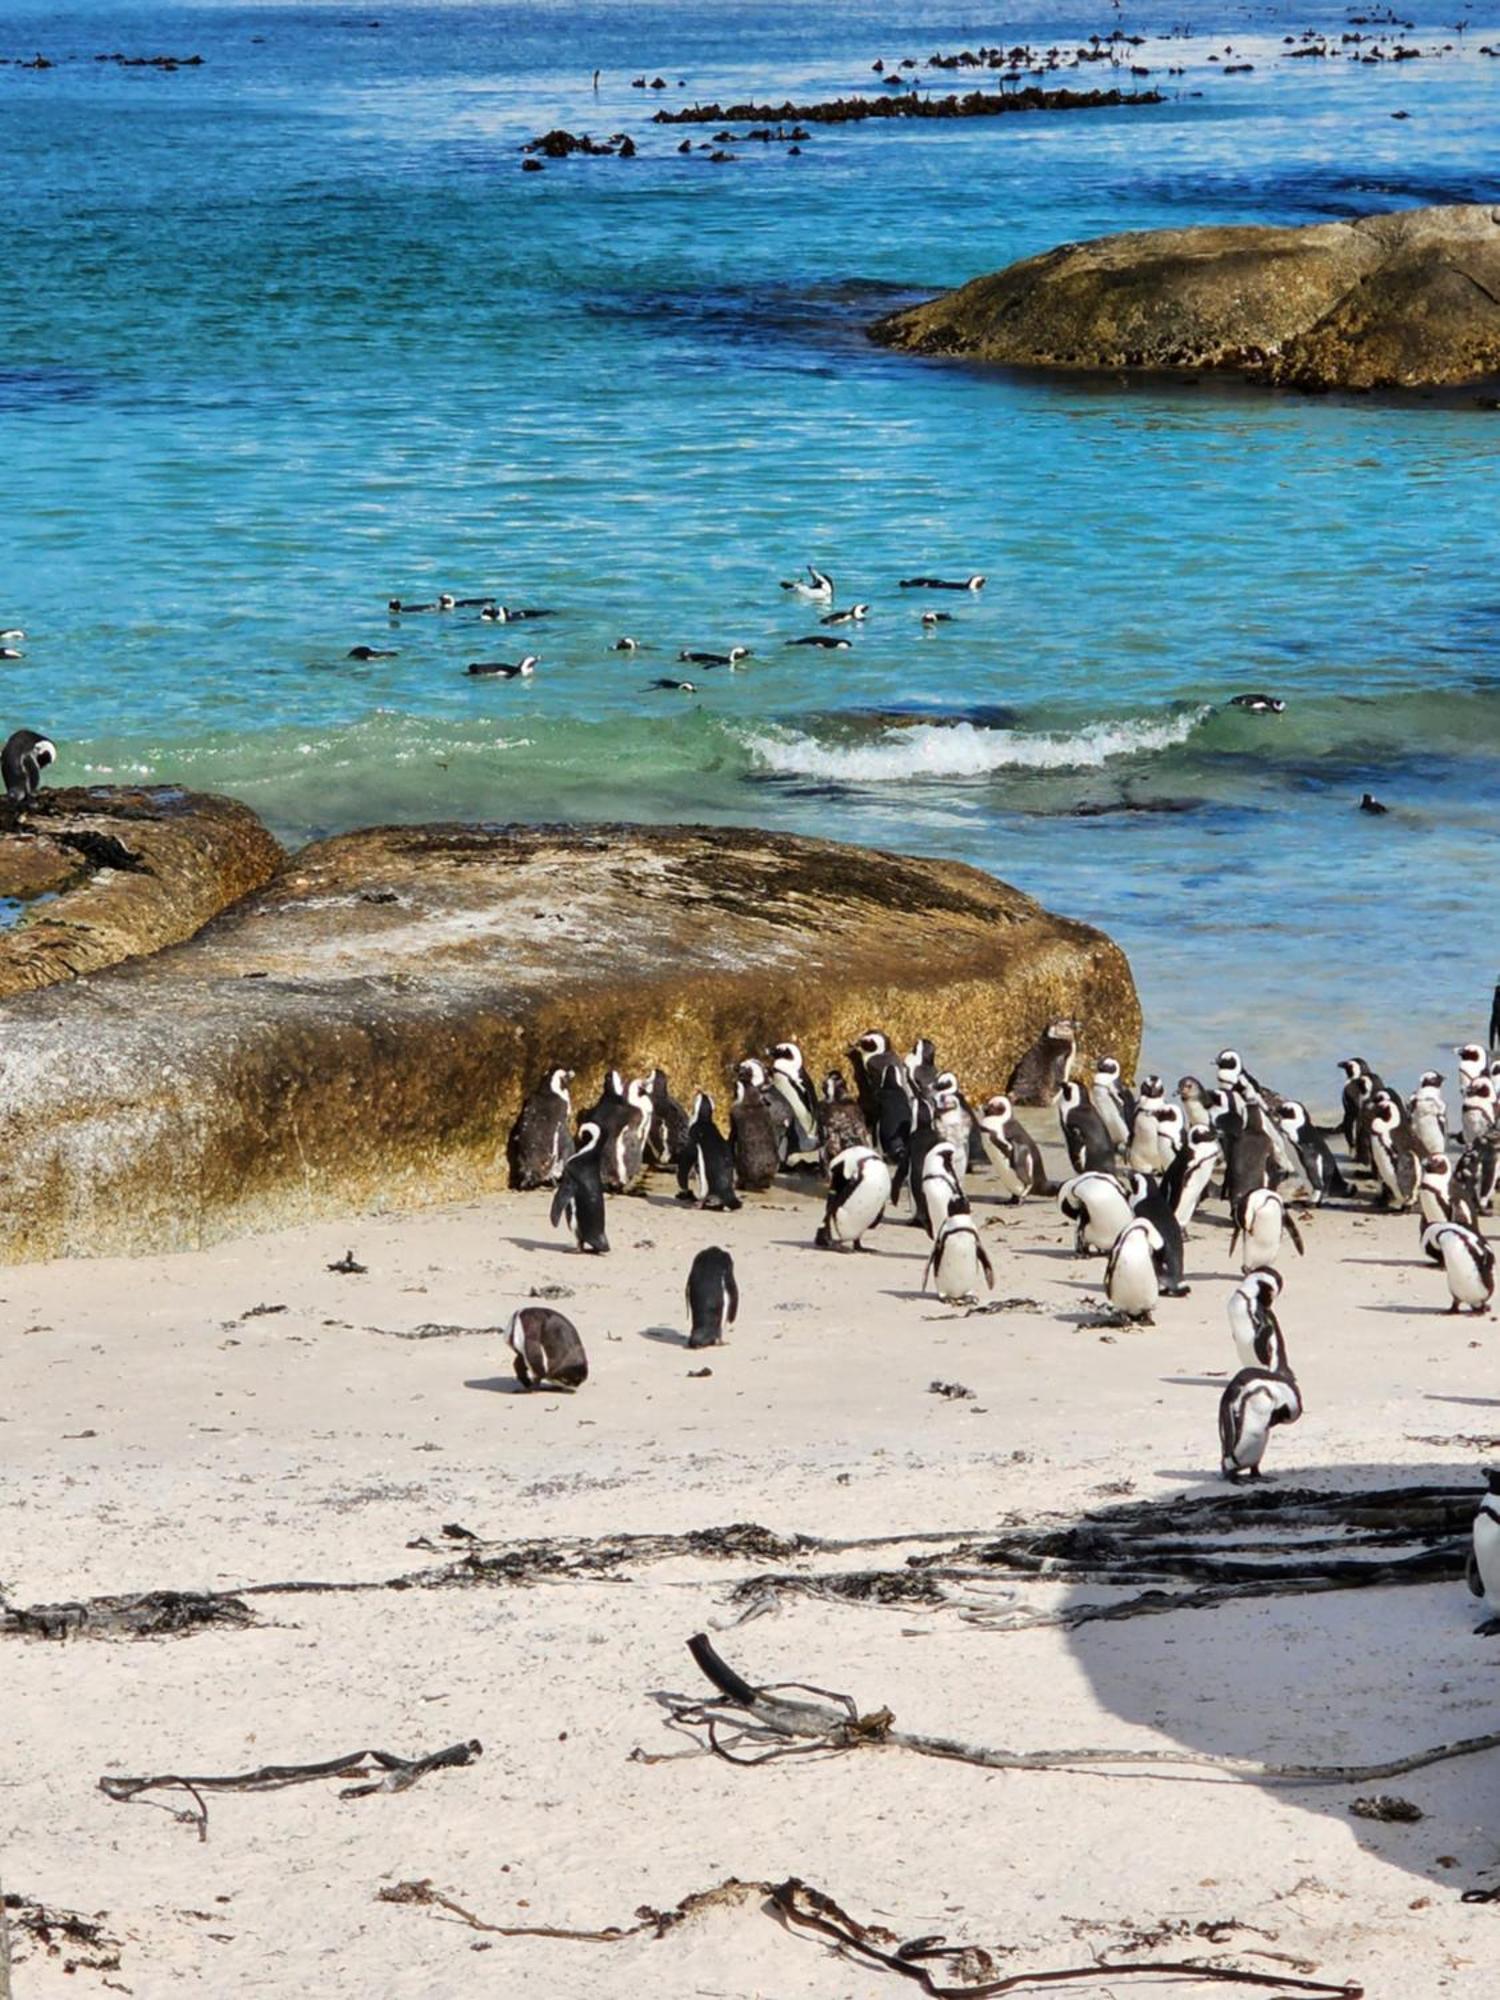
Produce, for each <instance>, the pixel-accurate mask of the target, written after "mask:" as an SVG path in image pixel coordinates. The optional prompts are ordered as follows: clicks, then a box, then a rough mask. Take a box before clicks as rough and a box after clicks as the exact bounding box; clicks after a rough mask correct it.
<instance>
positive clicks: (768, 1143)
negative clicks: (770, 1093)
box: [729, 1063, 781, 1194]
mask: <svg viewBox="0 0 1500 2000" xmlns="http://www.w3.org/2000/svg"><path fill="white" fill-rule="evenodd" d="M744 1068H745V1066H744V1065H743V1064H741V1066H740V1074H739V1075H738V1076H737V1077H736V1078H735V1084H734V1105H733V1108H732V1109H731V1111H730V1113H729V1143H730V1145H731V1147H732V1148H733V1151H734V1175H735V1179H736V1180H737V1181H738V1183H739V1185H740V1186H741V1187H742V1188H745V1189H746V1190H747V1191H748V1192H749V1193H751V1194H764V1193H765V1191H766V1189H767V1188H768V1187H770V1185H771V1183H772V1182H773V1181H774V1180H775V1178H776V1170H777V1168H778V1167H779V1166H780V1165H781V1148H780V1146H779V1145H778V1144H777V1140H776V1126H775V1124H774V1123H773V1121H772V1118H771V1113H770V1112H769V1110H768V1109H767V1108H766V1101H765V1099H764V1098H763V1097H762V1096H761V1094H760V1091H759V1090H758V1089H757V1088H755V1085H754V1082H753V1080H752V1079H749V1078H747V1077H746V1076H745V1074H744ZM755 1068H756V1070H760V1064H759V1063H756V1065H755ZM760 1073H761V1075H762V1076H763V1075H764V1074H765V1072H764V1071H763V1070H761V1072H760Z"/></svg>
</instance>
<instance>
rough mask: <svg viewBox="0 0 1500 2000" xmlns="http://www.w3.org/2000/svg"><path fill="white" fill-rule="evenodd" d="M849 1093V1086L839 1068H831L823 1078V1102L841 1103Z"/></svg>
mask: <svg viewBox="0 0 1500 2000" xmlns="http://www.w3.org/2000/svg"><path fill="white" fill-rule="evenodd" d="M848 1095H849V1086H848V1084H847V1083H846V1082H845V1080H844V1072H843V1071H842V1070H841V1069H831V1070H830V1071H829V1072H828V1074H827V1076H825V1077H824V1079H823V1102H824V1103H825V1104H842V1103H843V1102H844V1101H845V1100H846V1098H847V1097H848Z"/></svg>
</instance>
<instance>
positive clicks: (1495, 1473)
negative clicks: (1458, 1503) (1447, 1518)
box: [1469, 1465, 1500, 1639]
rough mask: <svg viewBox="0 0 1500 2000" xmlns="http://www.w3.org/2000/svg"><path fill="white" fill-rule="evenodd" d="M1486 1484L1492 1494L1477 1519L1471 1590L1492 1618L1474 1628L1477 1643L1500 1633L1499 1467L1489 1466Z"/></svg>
mask: <svg viewBox="0 0 1500 2000" xmlns="http://www.w3.org/2000/svg"><path fill="white" fill-rule="evenodd" d="M1484 1482H1485V1485H1486V1486H1487V1487H1488V1488H1489V1491H1488V1492H1487V1493H1486V1494H1485V1496H1484V1498H1483V1499H1482V1500H1481V1501H1480V1503H1479V1512H1478V1513H1477V1514H1476V1515H1475V1516H1474V1534H1473V1552H1472V1554H1471V1556H1470V1559H1469V1588H1470V1590H1471V1591H1472V1592H1473V1593H1474V1595H1475V1596H1476V1597H1482V1598H1483V1599H1484V1601H1485V1603H1486V1605H1487V1606H1488V1607H1489V1610H1490V1612H1491V1614H1492V1615H1491V1616H1490V1617H1488V1618H1486V1619H1485V1621H1484V1623H1483V1624H1482V1625H1476V1626H1475V1627H1474V1636H1475V1638H1476V1639H1492V1638H1494V1636H1495V1634H1496V1633H1497V1632H1500V1466H1495V1465H1487V1466H1486V1467H1485V1469H1484Z"/></svg>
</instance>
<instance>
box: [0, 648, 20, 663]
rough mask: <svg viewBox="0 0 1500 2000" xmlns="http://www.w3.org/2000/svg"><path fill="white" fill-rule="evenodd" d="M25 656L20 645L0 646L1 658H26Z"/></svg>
mask: <svg viewBox="0 0 1500 2000" xmlns="http://www.w3.org/2000/svg"><path fill="white" fill-rule="evenodd" d="M25 657H26V655H25V654H24V653H23V652H22V651H21V649H20V647H19V646H0V660H24V659H25Z"/></svg>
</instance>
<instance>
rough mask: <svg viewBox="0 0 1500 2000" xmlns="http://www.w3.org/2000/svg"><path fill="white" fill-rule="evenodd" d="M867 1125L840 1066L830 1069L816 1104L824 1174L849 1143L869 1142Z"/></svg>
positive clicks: (857, 1144) (859, 1144) (862, 1144)
mask: <svg viewBox="0 0 1500 2000" xmlns="http://www.w3.org/2000/svg"><path fill="white" fill-rule="evenodd" d="M869 1143H870V1128H869V1126H868V1125H866V1123H865V1114H864V1113H863V1112H862V1111H861V1110H860V1108H859V1100H858V1099H857V1098H856V1097H855V1096H854V1095H853V1094H852V1092H851V1091H850V1089H849V1085H848V1083H847V1082H846V1081H845V1078H844V1073H843V1071H842V1070H837V1069H831V1070H830V1071H829V1072H828V1074H827V1076H825V1077H824V1079H823V1095H822V1098H821V1100H820V1101H819V1104H818V1154H819V1158H820V1159H821V1160H822V1163H823V1171H824V1173H825V1174H826V1173H827V1171H828V1169H829V1167H830V1166H831V1164H832V1163H833V1161H834V1160H836V1159H837V1158H838V1156H839V1154H840V1153H844V1152H847V1151H848V1150H849V1149H850V1147H851V1146H868V1145H869Z"/></svg>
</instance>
